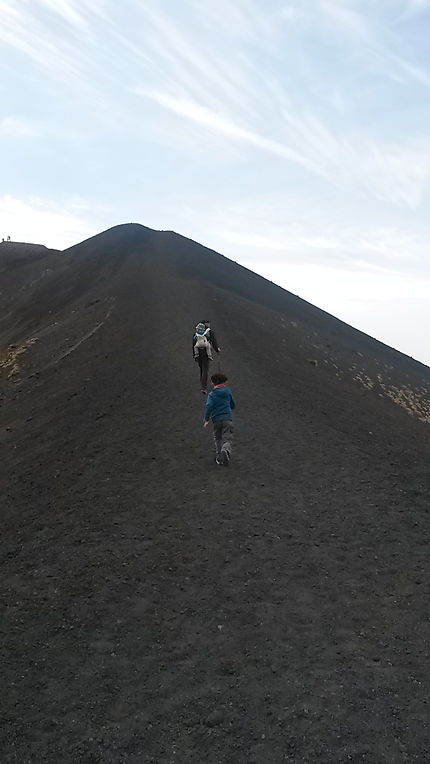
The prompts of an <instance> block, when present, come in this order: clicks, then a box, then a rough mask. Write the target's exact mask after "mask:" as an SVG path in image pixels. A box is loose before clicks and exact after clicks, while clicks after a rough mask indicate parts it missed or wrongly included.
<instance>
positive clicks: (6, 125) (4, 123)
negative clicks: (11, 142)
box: [0, 117, 37, 138]
mask: <svg viewBox="0 0 430 764" xmlns="http://www.w3.org/2000/svg"><path fill="white" fill-rule="evenodd" d="M36 134H37V130H36V128H35V127H34V125H33V124H30V123H29V122H25V121H24V120H21V119H18V118H17V117H4V118H3V119H0V137H1V138H27V137H30V136H34V135H36Z"/></svg>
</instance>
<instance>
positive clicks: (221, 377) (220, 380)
mask: <svg viewBox="0 0 430 764" xmlns="http://www.w3.org/2000/svg"><path fill="white" fill-rule="evenodd" d="M211 380H212V382H213V383H214V385H223V384H224V382H227V381H228V377H226V376H225V374H222V373H221V372H220V371H218V372H217V373H216V374H212V376H211Z"/></svg>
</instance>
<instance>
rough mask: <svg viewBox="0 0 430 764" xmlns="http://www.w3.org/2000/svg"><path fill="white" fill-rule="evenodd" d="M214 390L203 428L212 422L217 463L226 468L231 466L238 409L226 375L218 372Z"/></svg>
mask: <svg viewBox="0 0 430 764" xmlns="http://www.w3.org/2000/svg"><path fill="white" fill-rule="evenodd" d="M211 380H212V385H213V390H211V392H210V393H209V395H208V399H207V401H206V407H205V418H204V421H203V427H207V426H208V424H209V422H210V420H212V422H213V426H214V443H215V461H216V463H217V464H221V465H223V466H224V467H228V465H229V464H230V456H231V449H232V441H233V421H232V420H233V414H232V411H233V409H234V408H235V407H236V404H235V402H234V398H233V395H232V393H231V390H230V388H229V387H227V382H228V379H227V377H226V376H225V374H221V372H218V373H217V374H212V377H211Z"/></svg>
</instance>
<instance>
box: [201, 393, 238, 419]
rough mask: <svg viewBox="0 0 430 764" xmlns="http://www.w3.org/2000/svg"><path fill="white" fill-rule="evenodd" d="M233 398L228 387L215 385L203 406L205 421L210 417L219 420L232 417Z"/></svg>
mask: <svg viewBox="0 0 430 764" xmlns="http://www.w3.org/2000/svg"><path fill="white" fill-rule="evenodd" d="M235 405H236V404H235V402H234V398H233V396H232V394H231V390H230V388H229V387H226V386H225V385H217V387H214V389H213V390H211V392H210V393H209V395H208V399H207V402H206V408H205V421H206V422H208V421H209V420H210V419H212V421H213V422H220V421H223V420H225V419H233V414H232V411H233V409H234V408H235Z"/></svg>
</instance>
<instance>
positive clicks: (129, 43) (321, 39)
mask: <svg viewBox="0 0 430 764" xmlns="http://www.w3.org/2000/svg"><path fill="white" fill-rule="evenodd" d="M429 38H430V0H180V1H179V0H121V2H120V3H119V2H118V1H117V0H0V69H1V73H2V76H1V77H0V161H1V168H2V172H1V176H0V235H1V236H2V237H3V236H5V237H6V236H11V238H12V239H13V240H17V241H31V242H37V243H42V244H46V245H47V246H51V247H55V248H60V249H63V248H65V247H67V246H71V245H72V244H76V243H78V242H79V241H81V240H82V239H84V238H87V237H88V236H92V235H94V234H96V233H98V232H100V231H102V230H104V229H106V228H109V227H110V226H112V225H116V224H118V223H125V222H131V221H132V222H138V223H142V224H143V225H146V226H149V227H151V228H156V229H163V230H166V229H168V230H175V231H177V232H178V233H181V234H183V235H185V236H188V237H190V238H192V239H194V240H196V241H199V242H201V243H202V244H204V245H206V246H209V247H211V248H213V249H215V250H217V251H219V252H221V253H222V254H224V255H226V256H227V257H229V258H231V259H232V260H235V261H237V262H239V263H241V264H242V265H245V266H246V267H248V268H250V269H251V270H253V271H256V272H257V273H259V274H261V275H263V276H265V277H266V278H269V279H270V280H272V281H274V282H275V283H277V284H280V285H281V286H282V287H284V288H285V289H288V290H289V291H291V292H293V293H294V294H298V295H299V296H300V297H302V298H304V299H306V300H308V301H309V302H311V303H313V304H315V305H317V306H318V307H321V308H323V309H324V310H327V311H328V312H329V313H332V314H333V315H335V316H337V317H339V318H341V319H342V320H344V321H346V322H347V323H349V324H351V325H353V326H355V327H357V328H359V329H362V330H363V331H365V332H367V333H368V334H370V335H371V336H373V337H376V338H377V339H380V340H381V341H383V342H385V343H386V344H388V345H391V346H393V347H395V348H397V349H399V350H401V351H402V352H404V353H406V354H407V355H410V356H412V357H414V358H416V359H417V360H420V361H422V362H423V363H426V364H427V365H430V343H429V339H428V337H429V332H428V330H429V327H430V215H429V200H430V46H429V44H428V41H429Z"/></svg>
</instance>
